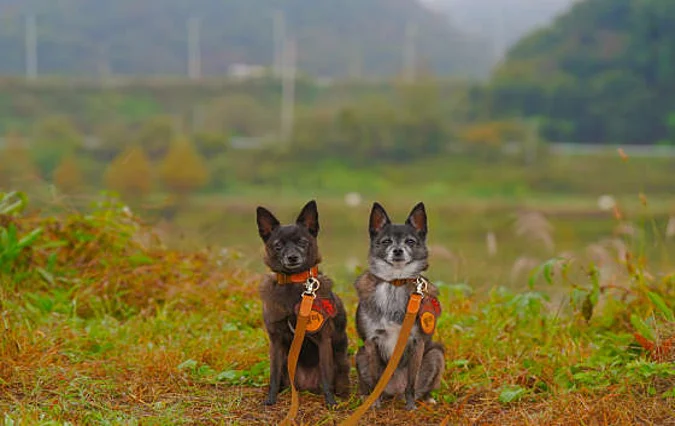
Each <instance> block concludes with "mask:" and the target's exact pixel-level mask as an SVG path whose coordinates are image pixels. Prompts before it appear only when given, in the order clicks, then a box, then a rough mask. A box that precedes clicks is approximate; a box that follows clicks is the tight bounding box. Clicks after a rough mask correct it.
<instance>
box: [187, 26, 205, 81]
mask: <svg viewBox="0 0 675 426" xmlns="http://www.w3.org/2000/svg"><path fill="white" fill-rule="evenodd" d="M200 26H201V21H200V19H199V18H198V17H196V16H192V17H190V19H188V24H187V32H188V75H189V76H190V79H191V80H199V79H200V78H201V77H202V58H201V46H200V40H199V36H200V34H199V33H200V30H201V28H200Z"/></svg>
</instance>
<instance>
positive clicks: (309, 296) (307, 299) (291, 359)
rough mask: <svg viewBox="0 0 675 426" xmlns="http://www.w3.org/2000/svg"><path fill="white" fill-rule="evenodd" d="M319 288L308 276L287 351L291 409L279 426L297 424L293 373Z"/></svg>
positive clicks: (296, 403)
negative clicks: (293, 333) (291, 339)
mask: <svg viewBox="0 0 675 426" xmlns="http://www.w3.org/2000/svg"><path fill="white" fill-rule="evenodd" d="M319 286H320V282H319V280H317V279H316V278H314V277H311V276H310V277H309V278H308V279H307V281H306V283H305V291H304V293H302V301H301V302H300V309H299V311H298V319H297V321H296V323H295V335H294V336H293V342H291V348H290V350H289V351H288V378H289V381H290V382H291V407H290V408H289V409H288V413H287V414H286V417H285V418H284V419H283V420H282V421H281V423H279V425H281V426H290V425H296V424H297V423H296V422H295V417H296V416H297V415H298V409H299V408H300V398H299V396H298V390H297V389H296V388H295V371H296V369H297V367H298V358H299V357H300V349H302V342H303V340H305V331H306V330H307V323H308V321H309V314H310V313H311V312H312V305H313V303H314V299H315V298H316V291H317V290H318V289H319Z"/></svg>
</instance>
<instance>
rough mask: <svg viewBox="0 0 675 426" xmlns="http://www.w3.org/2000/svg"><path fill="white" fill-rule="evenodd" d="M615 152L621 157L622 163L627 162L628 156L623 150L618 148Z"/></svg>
mask: <svg viewBox="0 0 675 426" xmlns="http://www.w3.org/2000/svg"><path fill="white" fill-rule="evenodd" d="M617 151H618V152H619V157H621V159H622V160H623V161H628V155H627V154H626V152H625V151H624V150H623V148H619V149H618V150H617Z"/></svg>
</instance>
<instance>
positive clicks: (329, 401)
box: [326, 393, 337, 408]
mask: <svg viewBox="0 0 675 426" xmlns="http://www.w3.org/2000/svg"><path fill="white" fill-rule="evenodd" d="M326 405H327V406H328V408H335V407H336V406H337V401H335V396H334V395H333V394H332V393H328V394H326Z"/></svg>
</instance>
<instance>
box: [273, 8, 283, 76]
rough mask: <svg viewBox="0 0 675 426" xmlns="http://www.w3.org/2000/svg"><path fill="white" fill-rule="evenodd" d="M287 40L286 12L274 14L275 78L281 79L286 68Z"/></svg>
mask: <svg viewBox="0 0 675 426" xmlns="http://www.w3.org/2000/svg"><path fill="white" fill-rule="evenodd" d="M285 40H286V18H285V16H284V12H282V11H281V10H277V11H276V12H274V67H273V71H274V76H275V77H277V78H281V77H282V74H283V68H284V44H285V42H286V41H285Z"/></svg>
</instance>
